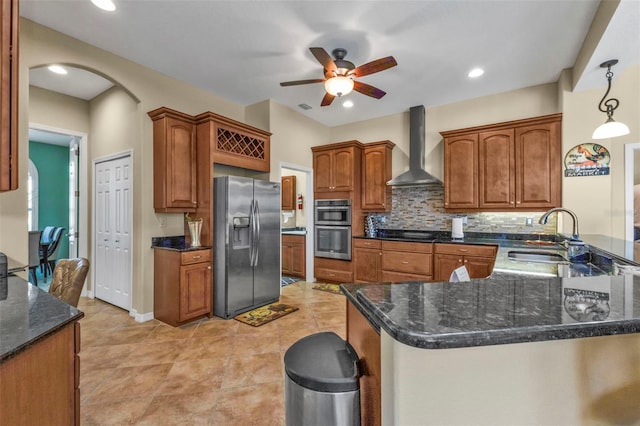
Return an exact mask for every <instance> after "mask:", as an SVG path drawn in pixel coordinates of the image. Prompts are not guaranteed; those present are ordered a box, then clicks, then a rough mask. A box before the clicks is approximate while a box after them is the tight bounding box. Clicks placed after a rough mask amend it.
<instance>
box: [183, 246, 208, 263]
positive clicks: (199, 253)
mask: <svg viewBox="0 0 640 426" xmlns="http://www.w3.org/2000/svg"><path fill="white" fill-rule="evenodd" d="M181 254H182V259H181V261H182V264H183V265H189V264H190V263H199V262H211V249H206V250H194V251H185V252H182V253H181Z"/></svg>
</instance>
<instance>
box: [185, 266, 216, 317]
mask: <svg viewBox="0 0 640 426" xmlns="http://www.w3.org/2000/svg"><path fill="white" fill-rule="evenodd" d="M212 285H213V284H212V281H211V265H209V264H208V263H194V264H192V265H186V266H181V267H180V314H179V320H180V321H185V320H187V319H189V318H194V317H197V316H200V315H205V314H208V313H210V312H211V303H212V299H211V287H212Z"/></svg>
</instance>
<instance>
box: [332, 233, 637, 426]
mask: <svg viewBox="0 0 640 426" xmlns="http://www.w3.org/2000/svg"><path fill="white" fill-rule="evenodd" d="M466 243H468V241H467V242H466ZM499 244H500V249H499V251H498V258H497V259H496V267H495V268H496V269H495V270H494V273H493V274H492V275H491V276H490V277H489V278H487V279H475V280H471V281H469V282H460V283H442V282H436V283H433V282H407V283H400V284H380V283H372V284H343V285H342V290H343V292H344V293H345V295H346V296H347V338H348V340H349V342H350V343H351V344H352V345H353V346H354V348H355V349H356V351H357V352H358V354H359V356H360V358H361V359H362V360H363V364H364V371H365V372H366V374H365V376H364V377H363V379H362V380H361V388H362V405H363V407H364V408H363V416H364V417H363V421H365V420H366V421H368V422H369V423H371V424H380V423H381V424H438V425H441V424H474V425H478V424H492V425H496V424H585V423H589V422H591V423H593V422H601V423H604V424H608V423H610V424H621V423H625V422H626V423H628V422H633V421H635V422H637V421H639V420H640V412H639V411H638V410H639V409H638V404H637V401H638V398H640V369H639V368H638V364H637V360H638V359H639V357H640V277H639V276H636V275H634V274H633V273H627V274H620V275H612V274H603V275H596V276H588V277H584V276H550V275H551V274H547V276H544V275H545V274H544V273H541V272H540V271H535V269H536V268H538V267H539V265H540V264H533V263H528V262H512V261H509V260H508V259H506V258H505V256H506V255H507V253H508V251H509V250H506V249H505V248H506V247H507V246H509V245H510V244H511V245H513V244H517V243H514V242H513V241H511V242H509V241H504V242H503V243H499ZM613 258H614V260H615V262H614V263H615V264H616V265H618V261H619V262H620V265H618V266H616V268H618V269H616V272H617V273H620V271H621V270H622V269H624V268H625V267H626V268H628V267H632V263H631V262H627V261H625V259H623V258H619V257H616V256H613ZM511 264H517V265H519V266H518V267H513V265H511ZM506 265H509V266H511V269H505V268H502V269H501V268H500V266H506ZM545 266H547V267H549V266H551V267H552V268H554V267H555V268H556V272H558V269H557V265H545ZM529 268H532V270H531V271H528V269H529ZM569 275H571V274H569ZM376 388H377V389H379V391H378V393H377V394H376V391H377V389H376ZM633 401H635V403H634V402H633ZM365 411H368V415H370V416H371V413H374V414H373V415H372V417H370V418H366V416H367V414H366V413H365ZM376 416H377V417H378V418H376Z"/></svg>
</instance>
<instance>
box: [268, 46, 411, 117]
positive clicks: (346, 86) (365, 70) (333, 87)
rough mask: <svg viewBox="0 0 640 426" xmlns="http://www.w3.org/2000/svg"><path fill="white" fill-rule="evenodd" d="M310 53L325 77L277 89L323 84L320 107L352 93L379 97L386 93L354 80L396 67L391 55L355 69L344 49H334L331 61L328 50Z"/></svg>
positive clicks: (284, 83) (313, 48)
mask: <svg viewBox="0 0 640 426" xmlns="http://www.w3.org/2000/svg"><path fill="white" fill-rule="evenodd" d="M309 50H310V51H311V53H312V54H313V56H314V57H315V58H316V59H317V60H318V62H320V64H321V65H322V66H323V67H324V77H325V78H318V79H312V80H297V81H286V82H283V83H280V86H283V87H286V86H297V85H301V84H311V83H324V87H325V90H326V91H327V93H326V94H325V95H324V98H322V102H321V103H320V106H327V105H331V102H333V100H334V99H335V98H336V96H338V97H340V96H344V95H346V94H348V93H350V92H351V91H352V90H355V91H356V92H360V93H362V94H363V95H367V96H371V97H372V98H376V99H380V98H382V97H383V96H384V95H386V94H387V93H386V92H384V91H382V90H380V89H378V88H377V87H373V86H371V85H369V84H366V83H362V82H360V81H357V80H356V78H359V77H363V76H365V75H369V74H373V73H376V72H380V71H384V70H386V69H388V68H391V67H395V66H396V65H398V63H397V62H396V60H395V59H394V58H393V56H387V57H386V58H381V59H377V60H375V61H371V62H368V63H366V64H364V65H360V66H359V67H356V66H355V65H354V64H353V62H350V61H347V60H345V59H344V57H345V56H347V51H346V50H345V49H342V48H338V49H333V51H331V53H332V54H333V58H334V59H331V56H329V54H328V53H327V51H326V50H324V49H323V48H322V47H310V48H309Z"/></svg>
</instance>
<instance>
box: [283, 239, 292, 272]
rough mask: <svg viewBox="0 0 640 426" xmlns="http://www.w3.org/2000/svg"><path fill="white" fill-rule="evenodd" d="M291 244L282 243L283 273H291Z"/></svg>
mask: <svg viewBox="0 0 640 426" xmlns="http://www.w3.org/2000/svg"><path fill="white" fill-rule="evenodd" d="M291 251H292V247H291V244H287V243H284V242H283V243H282V275H288V274H290V273H291Z"/></svg>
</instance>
